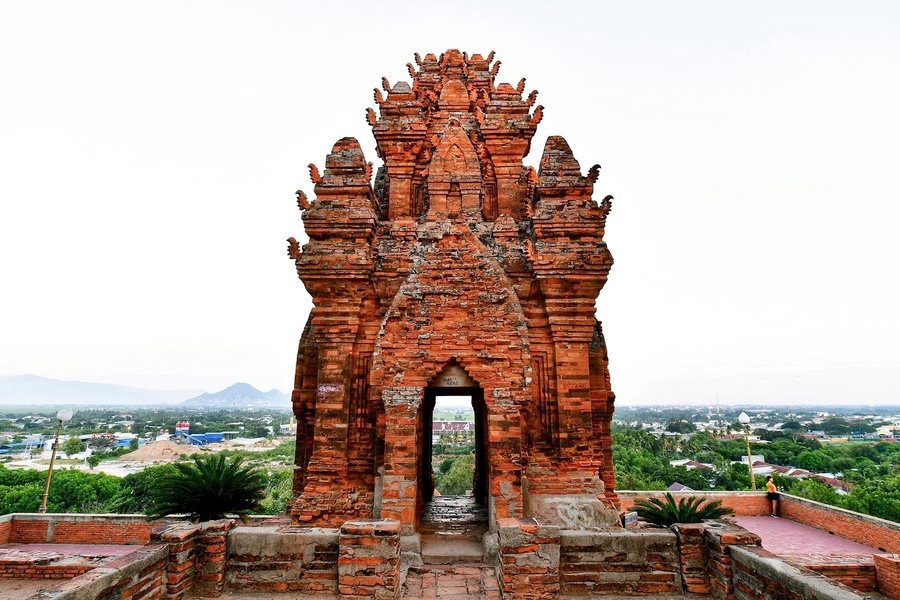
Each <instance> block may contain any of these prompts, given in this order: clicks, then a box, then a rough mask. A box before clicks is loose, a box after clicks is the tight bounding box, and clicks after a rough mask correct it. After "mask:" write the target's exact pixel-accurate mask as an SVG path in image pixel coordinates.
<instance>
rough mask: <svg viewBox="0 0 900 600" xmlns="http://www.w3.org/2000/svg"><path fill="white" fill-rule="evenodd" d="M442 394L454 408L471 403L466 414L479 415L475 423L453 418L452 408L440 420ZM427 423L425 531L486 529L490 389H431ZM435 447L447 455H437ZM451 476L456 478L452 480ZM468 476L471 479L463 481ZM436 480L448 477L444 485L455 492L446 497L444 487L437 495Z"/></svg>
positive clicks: (422, 481) (422, 483) (422, 477)
mask: <svg viewBox="0 0 900 600" xmlns="http://www.w3.org/2000/svg"><path fill="white" fill-rule="evenodd" d="M439 397H440V398H441V399H442V400H444V399H449V400H450V401H451V403H450V406H451V407H452V406H456V407H461V406H464V405H466V404H467V405H468V407H470V408H468V407H467V410H465V411H464V412H465V413H468V415H467V416H468V417H469V418H472V413H474V421H473V422H469V423H467V424H465V425H463V424H461V422H464V421H466V419H465V418H462V419H459V420H457V419H452V420H450V421H449V422H448V421H447V420H446V417H447V416H448V414H447V413H448V411H447V410H441V409H439V415H438V416H441V417H444V418H445V420H436V419H435V407H436V406H437V405H438V398H439ZM441 405H442V406H443V405H444V402H442V403H441ZM449 412H450V413H451V415H450V416H453V415H452V413H454V412H455V411H454V409H453V408H450V409H449ZM460 412H463V411H460ZM460 416H463V415H460ZM421 425H422V427H421V429H420V431H421V432H422V435H421V438H420V439H421V443H420V447H419V452H420V456H421V462H420V469H419V490H420V496H419V500H420V501H419V506H418V509H419V513H418V514H419V519H420V522H421V525H422V528H421V529H422V531H423V532H425V531H429V530H437V529H440V530H446V529H447V528H448V527H449V528H451V529H453V528H454V526H455V527H457V529H458V533H460V534H464V533H473V532H474V530H475V529H477V530H479V531H483V527H482V525H483V524H484V523H486V521H487V500H488V489H489V473H490V463H489V460H488V455H487V411H486V407H485V403H484V391H483V390H482V389H481V388H480V387H477V386H466V387H428V388H426V389H425V399H424V403H423V410H422V421H421ZM435 450H438V451H439V452H442V453H441V454H440V455H436V454H435V452H434V451H435ZM448 461H449V462H448ZM442 465H443V468H444V470H443V471H442V470H441V468H442ZM469 465H471V466H469ZM467 469H471V470H470V471H468V470H467ZM469 473H471V474H470V475H469ZM448 477H449V478H451V479H452V480H453V481H452V484H451V483H450V481H449V480H448V479H447V478H448ZM462 478H465V480H462V481H461V479H462ZM436 479H438V480H439V481H440V480H441V479H443V480H444V482H445V483H446V484H447V485H442V486H441V487H443V488H444V490H445V491H448V490H449V491H453V492H455V493H453V494H450V495H444V494H441V493H440V491H438V492H437V494H436V493H435V490H436V489H437V488H436V485H435V480H436Z"/></svg>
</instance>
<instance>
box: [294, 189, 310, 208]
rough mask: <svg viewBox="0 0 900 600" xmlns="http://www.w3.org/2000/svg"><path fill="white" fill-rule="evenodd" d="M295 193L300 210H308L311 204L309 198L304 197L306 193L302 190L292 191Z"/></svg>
mask: <svg viewBox="0 0 900 600" xmlns="http://www.w3.org/2000/svg"><path fill="white" fill-rule="evenodd" d="M294 193H295V194H297V207H298V208H299V209H300V210H308V209H309V208H310V207H311V206H312V204H310V203H309V199H308V198H307V197H306V193H305V192H304V191H303V190H297V191H296V192H294Z"/></svg>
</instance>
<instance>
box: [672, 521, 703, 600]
mask: <svg viewBox="0 0 900 600" xmlns="http://www.w3.org/2000/svg"><path fill="white" fill-rule="evenodd" d="M674 529H675V537H676V538H677V540H678V560H679V564H680V567H681V581H682V584H683V585H684V591H686V592H688V593H691V594H708V593H709V590H710V587H709V573H708V570H707V552H706V543H705V537H706V536H705V533H706V526H705V525H703V524H702V523H689V524H688V523H681V524H678V525H675V526H674Z"/></svg>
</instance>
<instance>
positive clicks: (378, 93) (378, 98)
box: [374, 88, 384, 106]
mask: <svg viewBox="0 0 900 600" xmlns="http://www.w3.org/2000/svg"><path fill="white" fill-rule="evenodd" d="M374 98H375V104H377V105H378V106H381V105H382V104H384V96H382V95H381V90H379V89H378V88H375V94H374Z"/></svg>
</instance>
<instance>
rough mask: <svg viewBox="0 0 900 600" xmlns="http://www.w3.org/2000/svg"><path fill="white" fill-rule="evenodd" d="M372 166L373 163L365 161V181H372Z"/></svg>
mask: <svg viewBox="0 0 900 600" xmlns="http://www.w3.org/2000/svg"><path fill="white" fill-rule="evenodd" d="M373 166H374V165H373V163H371V162H367V163H366V181H372V167H373Z"/></svg>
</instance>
